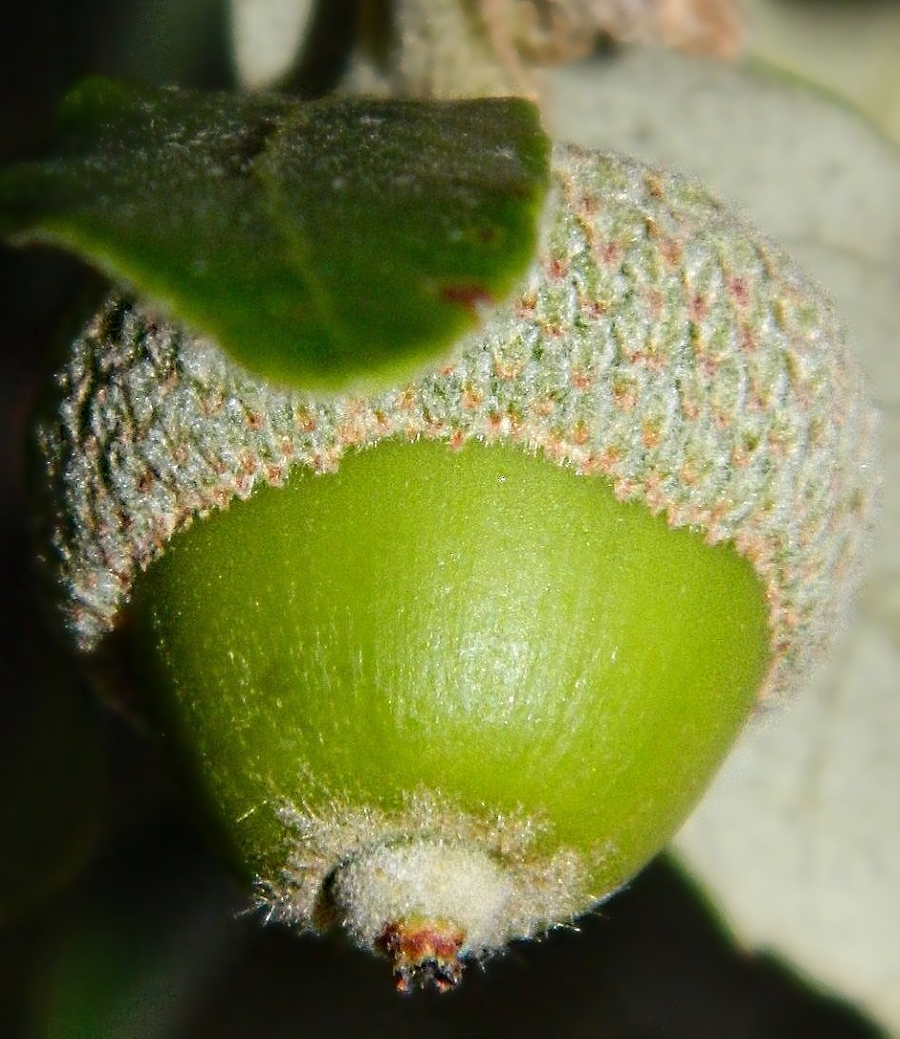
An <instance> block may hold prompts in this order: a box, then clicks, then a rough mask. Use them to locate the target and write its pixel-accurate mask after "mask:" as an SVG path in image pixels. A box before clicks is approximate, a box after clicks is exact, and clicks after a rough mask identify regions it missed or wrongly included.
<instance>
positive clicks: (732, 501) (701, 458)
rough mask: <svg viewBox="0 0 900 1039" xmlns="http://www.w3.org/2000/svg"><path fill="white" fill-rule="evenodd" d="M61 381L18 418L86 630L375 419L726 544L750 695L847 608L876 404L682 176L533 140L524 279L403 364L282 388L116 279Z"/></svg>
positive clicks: (813, 654)
mask: <svg viewBox="0 0 900 1039" xmlns="http://www.w3.org/2000/svg"><path fill="white" fill-rule="evenodd" d="M58 381H59V386H60V390H61V395H62V404H61V406H60V408H59V411H58V415H57V416H56V420H55V421H52V422H49V423H46V424H45V425H44V426H43V427H42V428H41V430H40V434H39V435H40V442H41V445H42V449H43V453H44V455H45V458H46V464H47V469H48V472H49V474H50V477H51V479H52V481H54V483H55V485H56V487H55V491H56V500H57V502H58V503H59V509H58V514H57V516H56V518H55V530H54V534H53V543H54V546H55V549H56V552H57V554H58V567H59V573H60V577H61V581H62V584H63V586H64V589H65V597H64V598H65V601H64V609H65V613H66V616H67V622H68V624H69V626H70V627H71V630H72V632H73V634H74V636H75V639H76V640H77V643H78V645H79V646H80V648H81V649H83V650H86V651H89V650H91V649H93V648H95V647H96V646H97V644H98V642H99V641H100V640H101V638H102V637H103V635H104V634H105V633H107V632H108V631H110V630H111V629H112V628H113V626H114V625H115V622H116V618H117V616H118V615H119V612H120V610H121V609H122V607H123V606H124V605H125V604H126V602H127V601H128V598H129V595H130V591H131V588H132V583H133V582H134V580H135V577H136V576H137V574H138V573H139V572H140V571H141V570H143V569H144V568H146V567H147V566H148V565H149V564H150V563H151V562H152V561H153V560H154V559H155V558H157V557H158V556H159V555H160V554H161V553H162V552H163V551H164V550H165V546H166V542H167V541H168V539H169V538H170V537H171V536H172V535H173V534H174V533H175V532H176V531H178V530H180V529H182V528H184V527H186V526H187V525H188V524H190V523H191V521H192V520H193V518H194V517H196V516H201V515H203V514H204V513H207V512H209V511H210V510H213V509H218V508H225V507H227V506H228V504H229V502H231V501H232V500H233V499H234V498H239V499H243V498H246V497H248V496H249V495H250V494H251V493H252V492H253V490H254V488H256V487H258V486H260V485H261V484H271V485H279V484H281V483H283V482H284V480H285V479H286V478H287V477H288V475H289V474H290V473H291V471H292V470H294V469H296V468H297V467H307V468H309V469H312V470H314V471H316V472H323V473H324V472H331V471H334V470H335V469H336V468H337V467H338V466H339V464H340V460H341V457H342V456H343V454H344V453H345V452H346V451H348V450H352V449H360V448H369V447H373V446H374V445H376V444H377V443H379V442H380V441H382V440H385V439H387V438H391V437H393V438H398V437H399V438H406V439H408V440H416V439H419V438H429V439H435V440H442V441H446V442H447V443H448V444H449V445H450V446H451V447H459V446H461V445H462V444H464V443H465V442H466V441H468V440H471V439H473V438H474V439H476V440H480V441H484V442H498V441H503V442H506V443H511V444H516V445H519V446H520V447H521V448H522V450H524V451H527V452H532V453H541V454H543V455H545V456H546V457H547V458H549V459H552V460H553V461H555V462H558V463H559V464H560V465H564V466H568V467H570V468H571V469H572V470H574V471H575V472H576V473H578V474H582V475H586V476H599V477H603V478H606V479H608V480H610V481H611V482H612V486H613V488H614V490H615V493H616V495H617V496H618V497H619V498H620V499H622V500H635V501H642V502H644V503H645V504H646V505H647V506H648V508H650V509H651V510H652V511H653V512H654V513H658V512H662V513H664V514H665V516H666V518H667V520H668V522H669V524H670V525H671V526H673V527H683V526H687V527H692V528H696V529H699V530H701V531H702V532H703V534H704V536H705V538H706V540H707V541H708V542H709V543H710V544H715V543H719V542H730V543H732V544H733V546H734V547H735V549H736V550H737V551H738V552H739V553H740V554H741V555H743V556H745V557H746V558H747V559H748V560H749V561H750V562H751V563H752V565H753V567H754V568H755V570H756V572H757V574H758V575H759V578H760V580H761V581H762V583H763V586H764V588H765V592H766V598H767V602H768V610H769V628H770V631H771V647H772V655H771V666H770V668H769V672H768V675H767V678H766V680H765V682H764V683H763V684H762V686H761V689H760V698H761V700H766V699H768V698H771V697H772V696H774V695H777V694H781V693H784V692H786V691H787V690H789V689H790V688H791V687H793V686H795V685H796V684H797V681H798V676H800V675H802V674H803V673H805V672H807V671H808V670H809V669H810V668H811V667H812V666H813V665H814V664H815V663H816V661H818V660H819V659H820V658H821V656H822V655H823V653H824V651H825V649H826V648H827V646H828V644H829V643H830V642H831V641H832V640H833V638H834V636H835V634H836V633H837V632H839V631H840V629H841V628H842V626H843V624H844V621H845V618H846V616H847V613H848V610H849V607H850V604H851V603H852V600H853V596H854V592H855V591H856V589H857V587H858V584H859V582H860V579H861V576H862V566H863V562H864V559H865V556H866V552H865V549H866V546H867V543H868V542H869V541H870V535H871V531H872V525H873V517H874V514H875V511H876V503H877V497H878V482H879V461H878V459H879V451H878V439H877V414H876V411H875V409H874V408H873V406H872V404H871V402H870V398H869V396H868V394H867V390H866V386H865V380H864V376H863V374H862V371H861V369H860V366H859V364H858V362H857V360H856V358H855V357H854V355H853V353H852V351H851V350H850V349H849V347H848V344H847V339H846V335H845V331H844V329H843V328H842V326H841V325H840V323H839V321H838V319H837V318H836V316H835V314H834V311H833V308H832V305H831V303H830V301H829V300H828V299H827V298H826V296H825V295H824V294H823V292H822V291H821V289H820V288H819V287H818V286H817V285H816V284H815V282H813V281H812V280H811V279H810V278H809V277H808V276H806V275H805V274H804V273H803V272H801V271H800V270H799V269H798V268H797V266H796V265H795V263H794V262H793V261H792V260H791V259H790V257H789V256H788V255H787V254H786V253H785V251H784V250H783V249H781V248H780V247H779V246H777V245H775V244H774V243H772V242H771V241H769V240H768V239H766V238H765V237H764V236H762V235H760V234H759V233H758V232H757V231H756V230H754V229H752V228H750V227H749V226H748V225H747V224H746V223H745V222H744V221H743V220H741V219H740V218H739V217H738V216H736V215H735V213H734V212H733V211H731V210H730V209H729V208H727V207H726V206H724V205H723V204H722V203H721V202H719V201H718V200H716V199H715V198H713V197H711V196H710V195H709V193H708V192H707V191H706V190H705V189H704V188H703V187H702V186H700V185H699V184H697V183H696V182H694V181H692V180H690V179H687V178H684V177H682V176H679V175H675V174H672V173H670V172H666V171H661V170H657V169H651V168H648V167H646V166H643V165H641V164H640V163H638V162H635V161H632V160H629V159H624V158H621V157H619V156H613V155H599V154H597V153H594V152H591V151H586V150H582V149H578V148H575V147H571V146H563V145H556V146H555V148H554V153H553V173H552V185H551V190H550V193H549V198H548V202H547V207H546V213H545V216H544V226H543V232H542V241H541V247H540V250H539V255H538V257H537V259H536V260H535V262H534V264H533V266H532V268H531V270H530V272H529V274H528V276H527V279H526V281H525V283H524V284H523V286H522V289H521V291H520V292H519V293H518V294H517V295H516V296H515V298H514V299H513V300H511V301H510V302H507V303H506V304H505V305H503V306H502V307H500V308H499V309H498V310H496V311H495V312H494V313H492V314H491V315H490V317H489V318H488V319H487V321H486V323H485V325H484V326H483V327H482V328H481V329H479V330H478V331H477V332H476V333H473V334H471V335H469V336H468V337H467V338H466V339H465V340H463V341H462V342H461V343H460V344H459V348H458V352H457V355H456V356H455V358H454V359H452V360H450V361H448V363H446V364H445V365H444V366H442V367H440V368H439V369H438V370H436V371H431V372H428V373H426V374H424V375H422V376H421V377H420V378H419V379H417V380H416V381H414V382H411V383H409V384H408V385H404V386H398V387H396V388H392V389H390V390H387V391H384V392H379V393H375V394H374V395H371V396H365V395H345V396H339V397H336V398H335V397H331V398H324V397H321V396H320V397H314V396H309V395H303V394H300V393H296V392H286V391H283V390H281V389H279V388H276V387H273V386H269V385H267V384H265V383H264V382H261V381H259V380H257V379H255V378H253V377H252V376H251V375H249V374H248V373H247V372H246V371H244V370H242V369H241V368H239V367H238V366H236V365H235V364H233V363H232V362H231V361H230V360H229V359H228V358H227V357H226V356H225V355H224V354H223V353H222V352H221V351H220V350H219V348H218V347H217V346H216V345H215V343H213V342H211V341H209V340H208V339H203V338H199V337H197V336H195V335H193V334H192V333H191V332H190V331H188V330H186V329H184V328H183V327H180V326H179V325H177V324H171V323H167V322H165V321H162V320H158V319H157V318H156V317H154V316H153V314H152V312H151V311H149V310H148V309H146V308H145V307H143V306H142V305H141V304H140V303H135V302H132V301H129V300H127V299H123V298H120V297H112V298H110V299H108V300H107V302H106V303H105V305H104V306H103V307H102V309H101V310H100V312H99V313H98V314H97V315H96V317H95V318H94V319H93V320H92V321H91V322H90V323H89V324H88V325H87V327H86V328H85V329H84V330H83V332H82V333H81V335H80V336H79V337H78V338H77V339H76V341H75V343H74V344H73V347H72V350H71V356H70V358H69V361H68V363H67V365H66V367H65V368H64V369H63V371H62V372H61V373H60V374H59V376H58Z"/></svg>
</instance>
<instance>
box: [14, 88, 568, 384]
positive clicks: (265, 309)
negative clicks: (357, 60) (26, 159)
mask: <svg viewBox="0 0 900 1039" xmlns="http://www.w3.org/2000/svg"><path fill="white" fill-rule="evenodd" d="M548 171H549V142H548V140H547V138H546V136H545V134H544V133H543V131H542V129H541V127H540V121H539V116H538V113H537V110H536V108H535V107H534V106H533V105H532V104H531V103H529V102H527V101H524V100H522V99H518V98H506V99H484V100H471V101H453V102H417V101H396V100H394V101H379V100H372V99H360V98H353V99H327V100H324V101H317V102H312V103H301V102H298V101H296V100H292V99H290V98H287V97H283V96H277V95H266V94H238V95H228V94H202V93H195V92H190V91H184V90H177V89H174V88H164V89H161V90H157V89H136V88H131V87H125V86H122V85H119V84H116V83H112V82H110V81H106V80H89V81H87V82H85V83H83V84H82V85H81V86H79V87H77V88H76V89H75V91H74V92H73V93H72V94H71V95H70V96H69V97H68V98H67V99H66V102H65V104H64V106H63V110H62V113H61V118H60V157H59V158H55V159H53V160H50V161H46V162H39V163H23V164H20V165H18V166H12V167H9V168H7V169H6V170H3V171H0V234H5V235H8V236H11V237H13V238H14V240H17V241H22V242H27V241H35V240H37V241H47V242H50V243H55V244H58V245H62V246H65V247H68V248H71V249H74V250H75V251H77V252H79V253H81V254H82V255H84V256H85V257H86V258H88V259H89V260H91V261H93V262H94V263H96V264H97V265H98V266H100V267H101V268H103V269H104V270H106V271H108V272H109V273H110V274H111V275H113V276H114V277H115V278H117V279H119V280H123V281H125V282H126V283H128V284H129V285H131V286H132V287H133V288H134V289H135V290H136V291H138V292H139V293H141V294H142V295H144V296H146V297H148V298H149V299H150V300H152V301H153V302H155V303H156V304H158V305H161V306H162V307H163V308H164V309H165V310H166V311H167V312H168V313H170V314H172V315H174V316H175V317H177V318H178V319H180V320H182V321H184V322H185V323H186V324H188V325H190V326H192V327H193V328H194V329H196V330H197V331H199V332H201V333H204V334H207V335H210V336H212V337H214V338H215V339H216V340H217V341H218V342H219V343H220V344H221V345H222V346H223V347H224V348H225V349H226V350H227V351H229V352H230V353H231V355H232V356H233V357H234V358H235V359H236V360H237V361H239V362H240V363H241V364H243V365H245V366H246V367H247V368H249V369H250V370H251V371H253V372H255V373H257V374H260V375H263V376H266V377H267V378H270V379H272V380H274V381H276V382H282V383H288V384H292V385H301V386H313V387H323V388H334V389H336V388H339V387H342V386H344V385H346V384H347V383H349V382H353V381H355V380H359V379H361V378H368V379H370V380H371V378H373V377H375V378H382V379H388V378H397V377H399V376H402V375H406V374H409V373H411V372H413V371H415V369H416V368H418V367H420V366H421V365H423V364H425V363H426V362H428V361H431V360H433V359H436V358H437V357H439V356H440V354H441V353H442V352H444V351H445V350H446V349H447V348H448V347H449V346H450V345H451V344H452V343H453V342H454V340H456V339H457V338H458V337H459V336H461V335H462V334H463V333H465V332H466V331H468V330H469V329H470V328H472V327H474V326H475V325H476V324H477V322H478V318H479V311H480V309H481V307H482V305H483V304H489V303H494V302H498V301H499V300H500V299H502V298H503V297H504V296H505V295H506V294H507V293H508V292H509V291H511V289H512V288H513V287H514V285H515V284H516V282H517V281H518V279H519V278H520V277H521V276H522V275H523V274H524V273H525V271H526V269H527V267H528V264H529V263H530V260H531V257H532V254H533V251H534V248H535V245H536V239H537V224H538V217H539V214H540V210H541V205H542V202H543V198H544V194H545V192H546V187H547V183H548Z"/></svg>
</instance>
